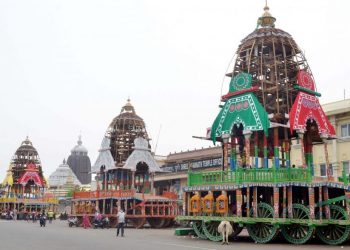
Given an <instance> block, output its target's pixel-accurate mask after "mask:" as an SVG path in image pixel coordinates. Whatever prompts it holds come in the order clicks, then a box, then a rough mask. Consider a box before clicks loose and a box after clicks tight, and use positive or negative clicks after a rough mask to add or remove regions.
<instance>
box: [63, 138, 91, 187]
mask: <svg viewBox="0 0 350 250" xmlns="http://www.w3.org/2000/svg"><path fill="white" fill-rule="evenodd" d="M67 164H68V165H69V167H70V168H71V169H72V170H73V173H74V174H75V175H76V177H77V178H78V180H79V181H80V183H81V184H90V183H91V162H90V158H89V156H88V150H87V149H86V148H85V147H84V145H83V142H82V140H81V135H79V139H78V142H77V145H76V146H74V148H73V149H72V150H71V154H70V156H69V157H68V160H67Z"/></svg>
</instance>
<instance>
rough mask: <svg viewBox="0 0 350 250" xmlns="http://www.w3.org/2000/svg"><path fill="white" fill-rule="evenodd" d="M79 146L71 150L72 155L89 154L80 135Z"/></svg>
mask: <svg viewBox="0 0 350 250" xmlns="http://www.w3.org/2000/svg"><path fill="white" fill-rule="evenodd" d="M77 143H78V144H77V145H76V146H74V148H73V149H72V150H71V153H72V154H86V155H87V153H88V150H87V149H86V148H85V147H84V146H83V142H82V140H81V135H79V138H78V142H77Z"/></svg>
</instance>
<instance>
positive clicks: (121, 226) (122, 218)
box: [117, 209, 125, 237]
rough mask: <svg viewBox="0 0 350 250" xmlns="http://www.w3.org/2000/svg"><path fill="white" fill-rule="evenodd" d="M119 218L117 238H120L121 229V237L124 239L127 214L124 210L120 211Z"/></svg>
mask: <svg viewBox="0 0 350 250" xmlns="http://www.w3.org/2000/svg"><path fill="white" fill-rule="evenodd" d="M117 218H118V228H117V237H118V236H119V229H120V231H121V236H122V237H124V224H125V213H124V211H123V209H120V211H119V212H118V214H117Z"/></svg>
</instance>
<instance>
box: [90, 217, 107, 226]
mask: <svg viewBox="0 0 350 250" xmlns="http://www.w3.org/2000/svg"><path fill="white" fill-rule="evenodd" d="M92 227H93V228H95V229H96V228H102V229H103V228H110V225H109V219H108V217H107V216H106V217H103V218H102V219H100V220H98V219H95V220H94V221H93V223H92Z"/></svg>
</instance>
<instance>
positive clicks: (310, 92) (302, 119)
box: [289, 70, 335, 137]
mask: <svg viewBox="0 0 350 250" xmlns="http://www.w3.org/2000/svg"><path fill="white" fill-rule="evenodd" d="M297 83H298V84H297V85H296V86H295V88H296V89H298V90H299V93H298V95H297V97H296V99H295V101H294V104H293V106H292V108H291V110H290V113H289V117H290V120H289V123H290V129H291V132H293V130H302V131H305V130H306V123H307V121H308V120H313V121H315V122H316V123H317V126H318V131H319V133H320V134H324V135H326V136H328V137H334V136H335V130H334V127H333V126H332V124H331V123H330V122H329V120H328V119H327V116H326V114H325V113H324V111H323V109H322V107H321V105H320V103H319V101H318V98H317V96H319V95H320V94H318V93H317V92H315V83H314V81H313V79H312V77H311V76H310V75H309V74H308V73H307V72H306V71H303V70H300V71H299V72H298V75H297Z"/></svg>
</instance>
